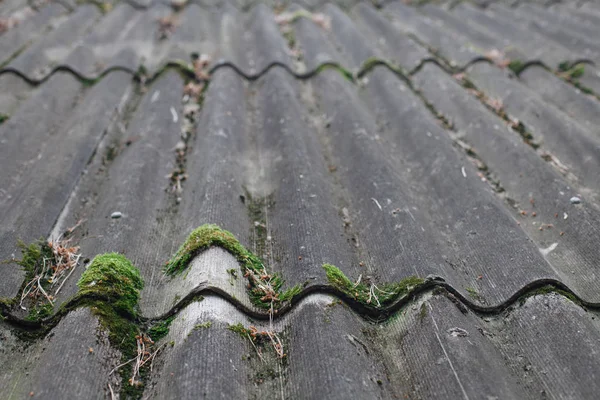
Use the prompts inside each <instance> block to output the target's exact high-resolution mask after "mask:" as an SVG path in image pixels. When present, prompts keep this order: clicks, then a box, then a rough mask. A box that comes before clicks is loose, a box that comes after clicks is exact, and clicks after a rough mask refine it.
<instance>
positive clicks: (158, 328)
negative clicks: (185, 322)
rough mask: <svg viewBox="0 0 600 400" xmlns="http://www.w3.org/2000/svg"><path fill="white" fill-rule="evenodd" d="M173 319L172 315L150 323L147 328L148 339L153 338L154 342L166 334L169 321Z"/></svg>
mask: <svg viewBox="0 0 600 400" xmlns="http://www.w3.org/2000/svg"><path fill="white" fill-rule="evenodd" d="M174 319H175V316H174V315H172V316H170V317H169V318H167V319H165V320H163V321H159V322H157V323H155V324H154V325H152V326H151V327H150V328H149V329H148V336H150V339H152V340H154V341H155V342H158V341H159V340H161V339H162V338H164V337H165V336H167V335H168V334H169V329H170V328H171V323H172V322H173V320H174Z"/></svg>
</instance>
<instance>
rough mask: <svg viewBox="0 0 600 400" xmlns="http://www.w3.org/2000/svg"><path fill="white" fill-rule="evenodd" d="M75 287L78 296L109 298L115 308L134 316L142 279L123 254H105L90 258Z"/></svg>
mask: <svg viewBox="0 0 600 400" xmlns="http://www.w3.org/2000/svg"><path fill="white" fill-rule="evenodd" d="M77 286H78V287H79V292H78V295H79V296H86V297H89V298H99V299H102V300H105V301H108V302H110V304H111V305H112V307H113V308H114V309H115V310H117V311H119V312H122V313H125V314H128V315H131V316H134V315H136V306H137V303H138V300H139V298H140V290H142V289H143V287H144V282H143V280H142V277H141V276H140V272H139V271H138V269H137V268H136V267H134V266H133V264H132V263H131V261H129V260H128V259H127V258H126V257H125V256H123V255H121V254H118V253H108V254H102V255H98V256H96V257H95V258H94V259H93V260H92V262H91V263H90V265H89V266H88V267H87V269H86V270H85V272H84V273H83V274H82V275H81V279H79V282H77Z"/></svg>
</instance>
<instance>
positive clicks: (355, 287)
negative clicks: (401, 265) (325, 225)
mask: <svg viewBox="0 0 600 400" xmlns="http://www.w3.org/2000/svg"><path fill="white" fill-rule="evenodd" d="M323 269H324V270H325V273H326V275H327V280H328V281H329V284H330V285H331V286H333V287H334V288H336V289H338V290H339V291H341V292H343V293H345V294H346V295H348V296H349V297H351V298H353V299H354V300H356V301H358V302H360V303H362V304H364V305H367V306H370V307H383V306H385V305H387V304H389V303H391V302H392V301H394V300H396V299H397V298H399V297H403V296H405V295H407V294H408V293H410V292H411V291H413V290H415V289H416V288H418V287H419V286H420V285H422V284H423V283H424V282H425V280H424V279H423V278H419V277H416V276H409V277H408V278H405V279H403V280H401V281H400V282H396V283H386V284H382V285H381V286H380V287H378V286H376V285H375V284H374V283H368V282H360V281H359V282H357V283H355V282H352V281H351V280H350V279H348V277H347V276H346V275H345V274H344V273H343V272H342V271H341V270H340V269H339V268H337V267H336V266H334V265H331V264H323Z"/></svg>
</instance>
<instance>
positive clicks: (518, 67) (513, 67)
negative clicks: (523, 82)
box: [508, 60, 525, 75]
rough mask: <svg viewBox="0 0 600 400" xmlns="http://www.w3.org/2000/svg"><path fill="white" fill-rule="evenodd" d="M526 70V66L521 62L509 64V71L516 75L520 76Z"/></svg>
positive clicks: (513, 61)
mask: <svg viewBox="0 0 600 400" xmlns="http://www.w3.org/2000/svg"><path fill="white" fill-rule="evenodd" d="M524 68H525V64H524V63H523V61H521V60H512V61H511V62H510V63H508V69H510V70H511V71H512V72H514V73H515V75H519V74H520V73H521V71H523V69H524Z"/></svg>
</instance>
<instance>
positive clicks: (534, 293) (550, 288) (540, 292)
mask: <svg viewBox="0 0 600 400" xmlns="http://www.w3.org/2000/svg"><path fill="white" fill-rule="evenodd" d="M551 293H556V294H558V295H561V296H563V297H566V298H567V299H569V300H571V301H572V302H573V303H575V304H577V305H578V306H580V307H583V304H582V303H581V300H579V299H578V298H577V297H576V296H575V295H574V294H573V293H570V292H567V291H566V290H563V289H559V288H557V287H554V286H552V285H546V286H542V287H541V288H539V289H535V290H532V291H531V292H528V293H525V294H524V295H523V296H521V297H520V298H519V304H520V305H523V304H525V301H526V300H527V299H528V298H530V297H532V296H540V295H541V296H544V295H548V294H551Z"/></svg>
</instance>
